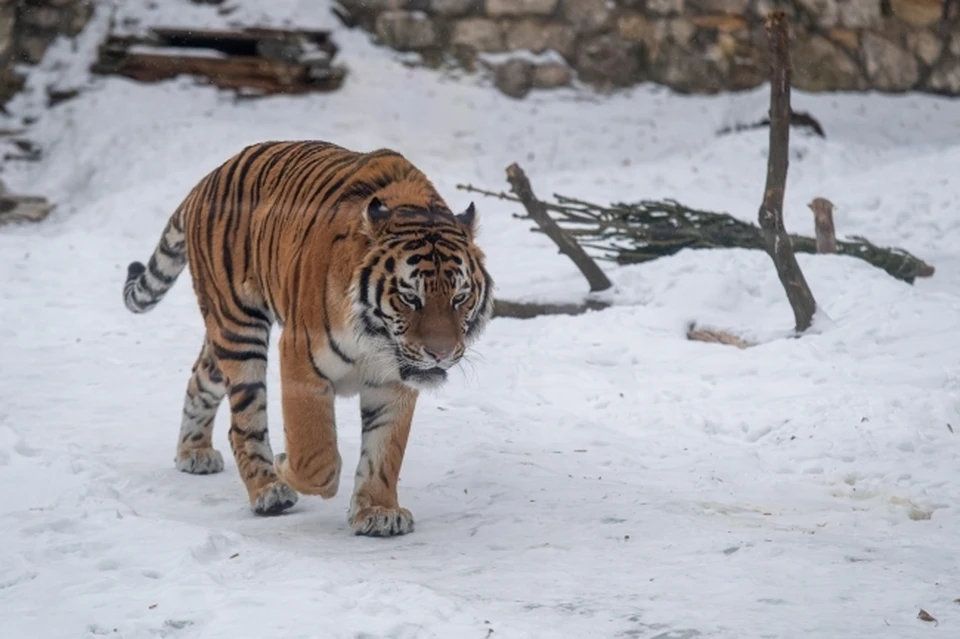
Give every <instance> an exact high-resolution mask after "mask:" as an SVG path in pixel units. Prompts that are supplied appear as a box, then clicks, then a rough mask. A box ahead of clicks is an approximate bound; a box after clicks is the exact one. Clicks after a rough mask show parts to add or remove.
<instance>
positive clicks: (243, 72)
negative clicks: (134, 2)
mask: <svg viewBox="0 0 960 639" xmlns="http://www.w3.org/2000/svg"><path fill="white" fill-rule="evenodd" d="M337 51H338V49H337V46H336V45H335V44H334V42H333V40H332V39H331V37H330V33H329V32H328V31H320V30H297V31H294V30H284V29H273V28H264V27H250V28H246V29H240V30H230V31H214V30H209V29H180V28H166V27H156V28H153V29H151V30H150V31H149V32H148V33H147V35H145V36H117V35H111V36H108V37H107V39H106V40H105V41H104V42H103V44H101V46H100V50H99V55H98V59H97V61H96V62H95V63H94V64H93V65H92V66H91V71H92V72H93V73H96V74H99V75H122V76H125V77H128V78H131V79H133V80H137V81H139V82H160V81H163V80H170V79H172V78H175V77H177V76H180V75H190V76H194V77H198V78H203V79H204V80H205V81H206V82H207V83H209V84H212V85H214V86H217V87H219V88H222V89H231V90H234V91H237V92H238V93H242V94H244V95H272V94H278V93H282V94H293V95H296V94H302V93H308V92H314V91H335V90H337V89H339V88H340V86H341V85H342V83H343V79H344V77H345V76H346V69H345V68H344V67H341V66H334V65H333V64H332V61H333V58H334V56H336V54H337Z"/></svg>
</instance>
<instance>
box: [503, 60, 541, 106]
mask: <svg viewBox="0 0 960 639" xmlns="http://www.w3.org/2000/svg"><path fill="white" fill-rule="evenodd" d="M533 80H534V65H533V63H532V62H530V61H529V60H520V59H513V60H508V61H506V62H504V63H503V64H501V65H500V66H498V67H497V69H496V71H495V73H494V81H495V83H496V85H497V88H498V89H500V91H501V92H503V93H504V94H505V95H508V96H510V97H511V98H517V99H519V98H522V97H524V96H525V95H527V94H528V93H530V89H532V88H533Z"/></svg>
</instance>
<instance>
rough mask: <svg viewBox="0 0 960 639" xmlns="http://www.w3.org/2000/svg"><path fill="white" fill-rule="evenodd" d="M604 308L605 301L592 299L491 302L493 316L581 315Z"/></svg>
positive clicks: (529, 317) (517, 317) (605, 305)
mask: <svg viewBox="0 0 960 639" xmlns="http://www.w3.org/2000/svg"><path fill="white" fill-rule="evenodd" d="M605 308H607V304H606V303H604V302H598V301H593V300H591V301H587V302H583V303H581V304H539V303H536V302H508V301H506V300H500V299H498V300H494V303H493V316H494V317H510V318H513V319H532V318H534V317H539V316H541V315H582V314H584V313H586V312H587V311H600V310H603V309H605Z"/></svg>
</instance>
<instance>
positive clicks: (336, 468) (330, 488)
mask: <svg viewBox="0 0 960 639" xmlns="http://www.w3.org/2000/svg"><path fill="white" fill-rule="evenodd" d="M273 466H274V469H276V471H277V475H278V476H279V477H280V479H282V480H283V481H285V482H287V483H288V484H290V485H291V486H293V487H294V488H295V489H296V490H297V492H299V493H300V494H303V495H319V496H320V497H322V498H323V499H332V498H334V497H336V496H337V491H338V490H339V489H340V469H341V466H342V461H341V459H340V454H339V453H337V457H336V459H335V460H332V461H331V462H329V463H327V464H320V465H318V467H317V469H316V470H315V471H314V472H312V473H311V475H312V477H310V478H306V479H305V478H303V477H300V476H299V475H298V474H297V473H294V472H293V469H292V468H291V466H290V458H289V457H287V454H286V453H280V454H279V455H277V456H276V458H275V459H274V462H273Z"/></svg>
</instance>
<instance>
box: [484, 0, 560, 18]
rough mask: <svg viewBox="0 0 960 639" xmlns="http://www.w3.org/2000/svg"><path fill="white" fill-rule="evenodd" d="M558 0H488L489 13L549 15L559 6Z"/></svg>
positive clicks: (498, 14)
mask: <svg viewBox="0 0 960 639" xmlns="http://www.w3.org/2000/svg"><path fill="white" fill-rule="evenodd" d="M557 2H558V0H487V15H488V16H490V17H491V18H497V17H500V16H548V15H550V14H552V13H553V12H554V10H555V9H556V8H557Z"/></svg>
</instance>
